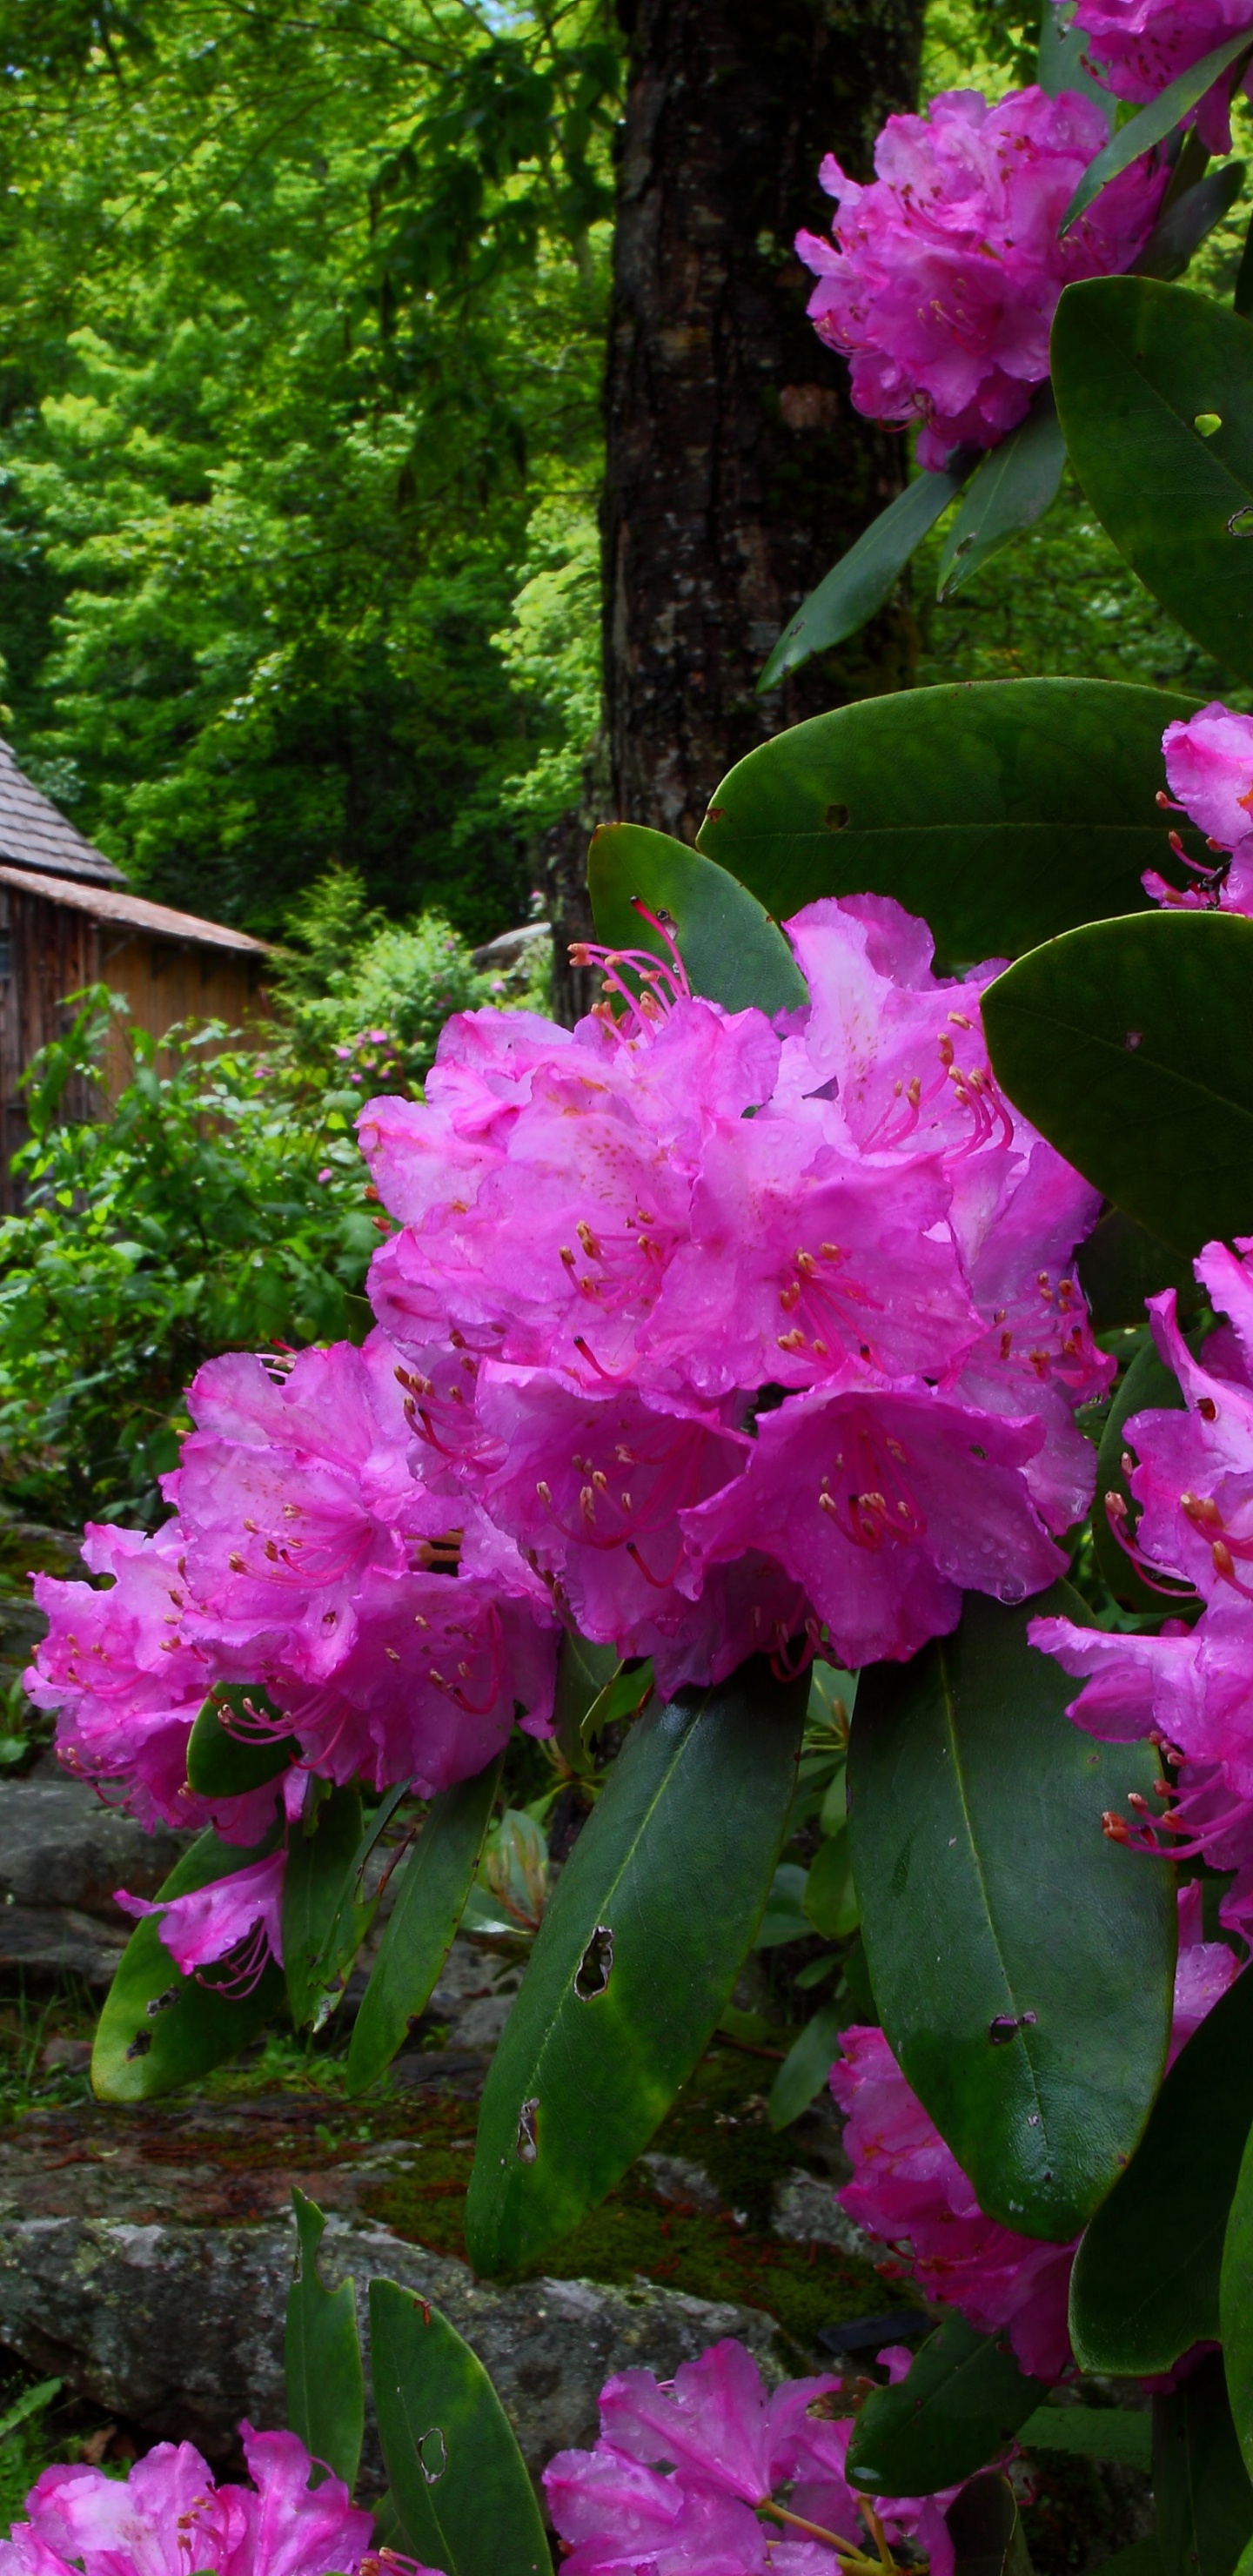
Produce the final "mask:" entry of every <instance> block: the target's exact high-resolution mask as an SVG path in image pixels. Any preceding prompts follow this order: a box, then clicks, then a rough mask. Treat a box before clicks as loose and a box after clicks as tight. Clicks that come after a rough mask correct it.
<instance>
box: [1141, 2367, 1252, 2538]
mask: <svg viewBox="0 0 1253 2576" xmlns="http://www.w3.org/2000/svg"><path fill="white" fill-rule="evenodd" d="M1153 2500H1154V2503H1155V2505H1156V2507H1157V2543H1158V2547H1159V2549H1160V2551H1161V2558H1162V2567H1163V2569H1164V2571H1165V2576H1233V2571H1234V2569H1235V2566H1236V2563H1237V2561H1238V2559H1239V2557H1240V2554H1241V2551H1242V2550H1243V2549H1244V2548H1245V2546H1246V2544H1247V2543H1248V2541H1249V2539H1250V2536H1253V2486H1251V2485H1250V2483H1249V2477H1248V2472H1247V2470H1246V2468H1245V2465H1244V2462H1243V2460H1242V2458H1241V2456H1240V2445H1239V2443H1238V2441H1237V2440H1236V2432H1235V2426H1234V2424H1233V2423H1232V2420H1231V2408H1230V2406H1229V2404H1228V2402H1227V2388H1226V2382H1225V2380H1224V2378H1223V2357H1222V2354H1221V2353H1220V2352H1212V2353H1208V2354H1207V2355H1206V2357H1205V2359H1204V2361H1202V2362H1201V2363H1200V2365H1199V2367H1198V2368H1197V2369H1196V2370H1194V2371H1191V2372H1190V2373H1189V2375H1188V2377H1187V2378H1186V2379H1185V2380H1184V2381H1183V2383H1182V2386H1181V2387H1179V2388H1176V2389H1175V2390H1174V2391H1173V2393H1172V2394H1171V2395H1170V2396H1169V2397H1157V2398H1155V2399H1154V2401H1153Z"/></svg>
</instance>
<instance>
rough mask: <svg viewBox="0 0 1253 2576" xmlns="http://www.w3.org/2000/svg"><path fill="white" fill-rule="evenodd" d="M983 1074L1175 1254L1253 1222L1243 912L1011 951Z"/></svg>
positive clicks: (1086, 933)
mask: <svg viewBox="0 0 1253 2576" xmlns="http://www.w3.org/2000/svg"><path fill="white" fill-rule="evenodd" d="M983 1027H984V1034H985V1036H986V1038H987V1042H988V1050H989V1054H990V1056H991V1060H992V1069H993V1071H994V1073H995V1075H996V1078H997V1080H998V1082H999V1083H1000V1084H1001V1086H1002V1089H1003V1090H1004V1091H1005V1092H1006V1094H1007V1095H1008V1097H1009V1099H1010V1100H1012V1101H1013V1103H1014V1105H1015V1107H1016V1108H1018V1109H1021V1110H1022V1111H1023V1113H1024V1115H1025V1116H1026V1117H1028V1118H1030V1119H1031V1120H1032V1122H1033V1123H1034V1125H1036V1126H1037V1127H1039V1128H1040V1129H1041V1130H1042V1131H1043V1133H1044V1134H1045V1135H1046V1136H1047V1137H1048V1139H1049V1142H1050V1144H1052V1145H1056V1147H1057V1149H1058V1152H1059V1153H1061V1154H1064V1155H1065V1157H1066V1160H1067V1162H1070V1163H1075V1164H1077V1166H1078V1168H1079V1170H1080V1171H1081V1172H1082V1173H1083V1174H1084V1175H1085V1177H1086V1178H1087V1179H1088V1180H1090V1181H1093V1182H1095V1184H1096V1187H1097V1188H1098V1189H1099V1190H1100V1191H1101V1192H1102V1193H1103V1194H1104V1196H1105V1197H1106V1198H1108V1199H1113V1200H1114V1201H1115V1202H1116V1203H1117V1205H1118V1206H1119V1207H1121V1208H1125V1209H1126V1211H1127V1214H1128V1215H1129V1216H1133V1217H1135V1218H1136V1219H1137V1220H1138V1222H1139V1223H1140V1224H1141V1225H1143V1226H1146V1227H1147V1228H1148V1230H1149V1232H1150V1233H1151V1234H1156V1235H1157V1236H1159V1237H1160V1239H1161V1241H1162V1242H1163V1243H1165V1244H1168V1245H1169V1246H1170V1247H1171V1248H1172V1249H1173V1250H1174V1251H1175V1252H1180V1253H1184V1254H1185V1255H1187V1256H1188V1258H1189V1259H1190V1258H1192V1257H1193V1256H1194V1255H1195V1254H1196V1253H1197V1252H1199V1251H1200V1249H1201V1246H1202V1244H1204V1243H1208V1242H1209V1241H1210V1240H1211V1238H1212V1237H1214V1236H1215V1235H1222V1236H1225V1237H1227V1238H1228V1239H1230V1237H1231V1236H1233V1235H1237V1234H1249V1233H1253V921H1245V920H1243V919H1241V918H1240V917H1239V916H1238V915H1236V914H1234V913H1219V912H1156V913H1145V914H1143V915H1142V916H1141V917H1140V918H1138V919H1136V920H1128V921H1099V922H1093V923H1091V924H1090V925H1089V927H1088V928H1087V929H1084V930H1072V931H1069V932H1067V934H1066V936H1065V937H1064V938H1062V939H1057V940H1053V941H1051V942H1050V944H1049V946H1048V947H1046V948H1037V949H1035V950H1034V951H1033V952H1032V954H1031V955H1030V956H1029V957H1020V958H1019V960H1018V963H1017V965H1016V966H1011V967H1010V969H1009V971H1008V973H1007V974H1005V975H1001V976H998V978H997V981H996V982H995V983H994V984H992V985H991V986H989V989H988V991H987V992H986V993H985V994H984V997H983Z"/></svg>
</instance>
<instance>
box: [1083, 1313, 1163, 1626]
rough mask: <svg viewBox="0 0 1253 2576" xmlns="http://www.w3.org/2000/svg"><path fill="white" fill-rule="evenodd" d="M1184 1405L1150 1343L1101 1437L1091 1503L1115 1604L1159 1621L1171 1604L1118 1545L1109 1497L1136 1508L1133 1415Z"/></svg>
mask: <svg viewBox="0 0 1253 2576" xmlns="http://www.w3.org/2000/svg"><path fill="white" fill-rule="evenodd" d="M1182 1404H1183V1389H1182V1388H1181V1386H1180V1384H1179V1380H1178V1378H1177V1377H1176V1376H1175V1373H1174V1370H1173V1369H1168V1368H1167V1366H1166V1363H1165V1361H1164V1360H1161V1359H1159V1358H1158V1355H1157V1346H1156V1344H1155V1343H1153V1342H1146V1343H1145V1345H1144V1348H1143V1350H1140V1351H1137V1352H1136V1355H1135V1358H1134V1359H1133V1361H1132V1363H1131V1366H1130V1368H1129V1369H1128V1371H1127V1374H1126V1376H1125V1378H1124V1379H1123V1382H1122V1385H1121V1386H1120V1387H1119V1389H1118V1393H1117V1395H1116V1396H1115V1398H1114V1401H1113V1403H1112V1405H1111V1406H1110V1409H1109V1416H1108V1419H1107V1421H1106V1424H1105V1429H1104V1431H1103V1432H1102V1434H1101V1447H1100V1453H1099V1456H1098V1458H1097V1468H1096V1493H1095V1495H1094V1496H1093V1501H1092V1537H1093V1541H1094V1543H1095V1547H1096V1557H1097V1563H1098V1565H1099V1566H1100V1569H1101V1572H1102V1574H1103V1575H1104V1577H1105V1580H1106V1582H1107V1583H1108V1585H1109V1588H1110V1591H1111V1592H1112V1593H1113V1595H1114V1599H1115V1600H1116V1601H1121V1603H1122V1605H1123V1607H1124V1609H1127V1610H1140V1611H1146V1612H1147V1611H1155V1612H1156V1613H1157V1615H1158V1616H1159V1617H1160V1616H1161V1614H1162V1612H1163V1611H1164V1610H1165V1609H1166V1607H1167V1604H1166V1602H1165V1601H1164V1600H1163V1597H1162V1595H1161V1593H1160V1592H1154V1591H1153V1590H1152V1589H1151V1588H1150V1586H1149V1585H1148V1584H1147V1583H1145V1582H1144V1581H1143V1579H1142V1577H1141V1576H1140V1574H1139V1573H1138V1572H1137V1570H1136V1567H1135V1564H1134V1562H1133V1560H1132V1558H1131V1557H1130V1556H1129V1555H1128V1553H1127V1550H1126V1548H1125V1547H1122V1546H1120V1545H1119V1542H1118V1540H1117V1538H1116V1537H1115V1535H1114V1531H1113V1529H1112V1528H1111V1526H1110V1520H1109V1514H1108V1512H1107V1510H1106V1507H1105V1497H1106V1495H1107V1494H1111V1493H1112V1494H1117V1495H1118V1496H1119V1497H1120V1498H1121V1500H1122V1502H1123V1503H1124V1504H1126V1503H1131V1497H1130V1493H1129V1491H1128V1486H1127V1479H1126V1476H1125V1474H1124V1472H1123V1463H1122V1462H1123V1455H1124V1452H1125V1449H1126V1440H1125V1438H1124V1424H1125V1423H1127V1422H1128V1421H1129V1420H1130V1417H1131V1415H1132V1414H1133V1413H1144V1412H1147V1411H1148V1409H1149V1407H1150V1406H1163V1407H1165V1406H1169V1408H1170V1409H1171V1410H1172V1411H1175V1410H1177V1409H1179V1408H1181V1407H1182ZM1135 1522H1136V1506H1135V1504H1134V1503H1131V1512H1130V1519H1129V1522H1128V1524H1127V1526H1128V1528H1130V1529H1134V1527H1135Z"/></svg>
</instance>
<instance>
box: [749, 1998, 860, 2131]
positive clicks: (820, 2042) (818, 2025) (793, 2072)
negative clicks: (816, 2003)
mask: <svg viewBox="0 0 1253 2576" xmlns="http://www.w3.org/2000/svg"><path fill="white" fill-rule="evenodd" d="M846 2019H847V2015H846V2014H844V2013H842V2012H841V2011H840V2010H839V2007H838V2006H837V2005H836V2004H824V2005H823V2007H822V2010H821V2012H816V2013H815V2014H814V2016H813V2019H812V2021H807V2022H806V2024H805V2027H804V2029H803V2031H802V2032H801V2034H800V2037H799V2039H796V2040H793V2042H792V2046H791V2047H790V2049H789V2050H788V2053H787V2056H786V2057H785V2058H784V2060H783V2064H782V2066H781V2067H780V2068H779V2072H778V2074H777V2075H776V2077H775V2079H774V2082H773V2084H772V2085H771V2087H770V2092H769V2095H768V2096H767V2100H766V2116H767V2118H768V2120H769V2122H770V2126H771V2128H772V2129H788V2128H790V2127H791V2125H792V2122H793V2120H799V2118H800V2116H801V2113H802V2111H807V2110H808V2109H809V2105H810V2103H811V2102H812V2101H813V2099H814V2097H815V2095H816V2094H818V2093H821V2091H822V2089H823V2086H824V2084H825V2083H826V2080H827V2077H828V2076H829V2074H830V2072H831V2060H832V2058H833V2057H834V2056H835V2054H836V2052H837V2050H838V2048H839V2045H840V2025H841V2023H842V2022H843V2021H844V2020H846Z"/></svg>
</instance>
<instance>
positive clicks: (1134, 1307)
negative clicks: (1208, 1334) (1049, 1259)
mask: <svg viewBox="0 0 1253 2576" xmlns="http://www.w3.org/2000/svg"><path fill="white" fill-rule="evenodd" d="M1075 1268H1076V1270H1077V1272H1078V1274H1079V1285H1080V1287H1081V1288H1082V1290H1083V1293H1084V1296H1085V1297H1086V1298H1087V1301H1088V1312H1089V1314H1090V1315H1091V1318H1092V1329H1093V1331H1094V1332H1096V1333H1112V1332H1116V1331H1118V1330H1120V1329H1121V1328H1123V1327H1127V1328H1130V1329H1134V1328H1135V1327H1136V1326H1137V1325H1142V1324H1143V1322H1144V1304H1145V1299H1146V1298H1148V1297H1156V1296H1157V1295H1158V1294H1159V1292H1160V1290H1161V1289H1163V1288H1173V1289H1174V1290H1175V1292H1176V1295H1177V1296H1178V1299H1179V1308H1180V1313H1181V1314H1186V1313H1187V1311H1188V1309H1189V1308H1190V1307H1192V1306H1195V1305H1197V1304H1198V1303H1199V1302H1200V1298H1201V1295H1202V1293H1203V1292H1202V1291H1201V1290H1200V1289H1198V1287H1197V1284H1196V1279H1195V1277H1194V1275H1193V1270H1192V1264H1191V1262H1190V1261H1185V1260H1184V1258H1183V1256H1182V1254H1181V1253H1178V1252H1171V1251H1170V1250H1169V1248H1168V1246H1167V1245H1166V1244H1164V1243H1159V1242H1158V1239H1157V1237H1156V1235H1153V1234H1149V1233H1148V1232H1146V1230H1145V1228H1144V1227H1143V1226H1142V1225H1137V1224H1136V1222H1135V1219H1134V1217H1130V1216H1127V1215H1126V1214H1125V1212H1124V1210H1123V1209H1122V1208H1106V1211H1105V1214H1104V1216H1103V1217H1101V1218H1100V1219H1099V1221H1098V1223H1097V1224H1096V1225H1095V1226H1094V1227H1093V1229H1092V1232H1091V1234H1090V1235H1089V1236H1088V1239H1087V1242H1086V1243H1081V1244H1080V1246H1079V1252H1078V1257H1077V1259H1076V1262H1075Z"/></svg>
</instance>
